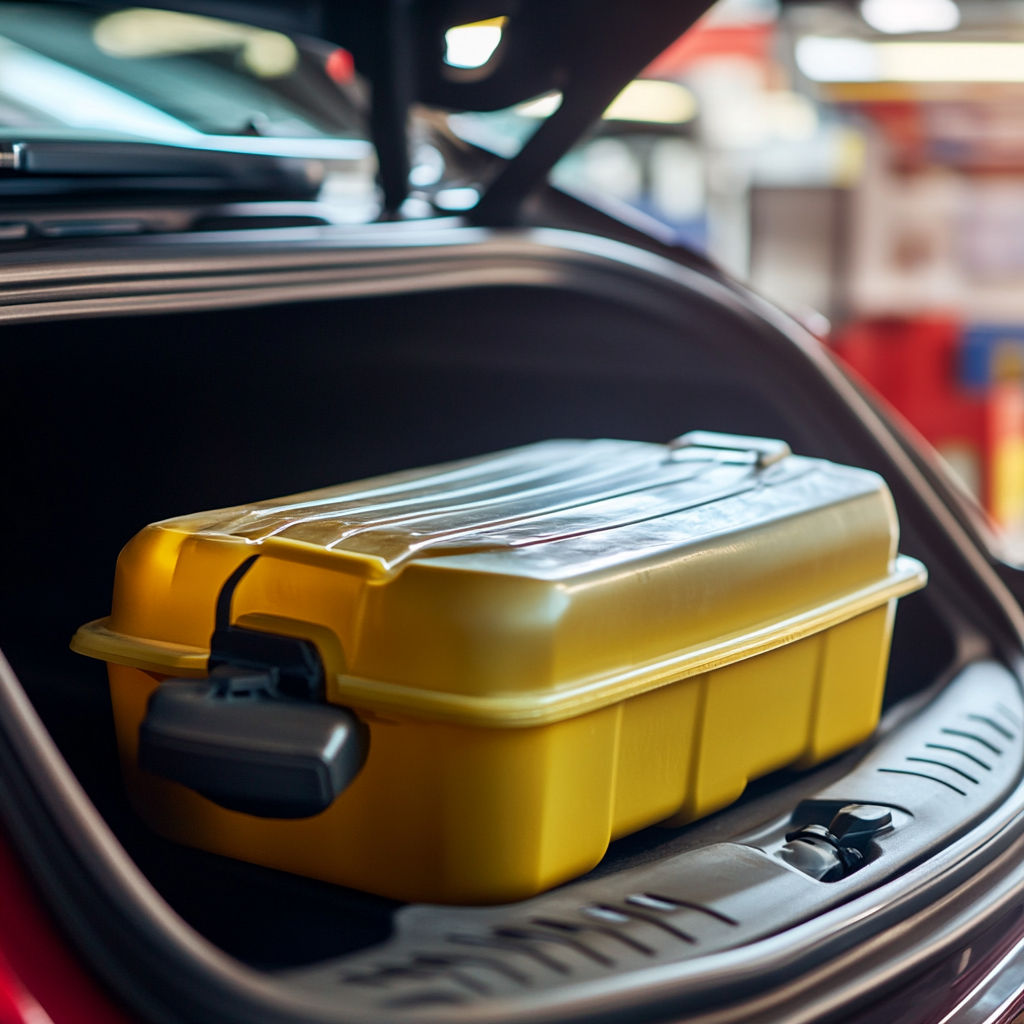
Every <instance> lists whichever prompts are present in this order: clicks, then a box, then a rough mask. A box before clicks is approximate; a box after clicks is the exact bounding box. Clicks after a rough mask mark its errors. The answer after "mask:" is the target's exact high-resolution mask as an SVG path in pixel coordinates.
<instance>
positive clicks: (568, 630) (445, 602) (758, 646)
mask: <svg viewBox="0 0 1024 1024" xmlns="http://www.w3.org/2000/svg"><path fill="white" fill-rule="evenodd" d="M897 539H898V525H897V521H896V516H895V510H894V507H893V504H892V499H891V497H890V495H889V492H888V489H887V487H886V485H885V483H884V481H882V479H881V478H880V477H879V476H877V475H876V474H874V473H871V472H868V471H865V470H860V469H853V468H850V467H845V466H838V465H835V464H833V463H830V462H826V461H824V460H820V459H809V458H803V457H800V456H794V455H790V454H789V449H788V447H786V446H785V445H784V444H783V443H782V442H778V441H770V440H766V439H760V438H743V437H734V436H731V435H720V434H707V433H698V432H694V433H693V434H689V435H685V436H684V437H683V438H681V439H677V440H676V441H675V442H672V443H671V444H670V445H667V446H666V445H656V444H648V443H643V442H634V441H616V440H592V441H576V440H558V441H547V442H542V443H538V444H532V445H527V446H525V447H522V448H517V449H512V450H510V451H505V452H499V453H496V454H494V455H488V456H483V457H480V458H475V459H468V460H465V461H462V462H458V463H451V464H447V465H443V466H436V467H431V468H427V469H421V470H414V471H411V472H405V473H397V474H392V475H389V476H385V477H378V478H375V479H372V480H366V481H360V482H357V483H353V484H346V485H342V486H340V487H332V488H327V489H324V490H321V491H313V492H309V493H306V494H302V495H297V496H293V497H290V498H283V499H276V500H271V501H262V502H257V503H254V504H252V505H245V506H239V507H237V508H232V509H221V510H217V511H213V512H207V513H202V514H199V515H192V516H185V517H181V518H177V519H171V520H167V521H165V522H162V523H158V524H155V525H154V526H151V527H148V528H147V529H146V530H144V531H142V533H140V534H139V535H138V536H137V537H136V538H135V539H134V540H133V541H132V542H131V543H130V544H129V545H128V546H127V547H126V548H125V551H124V552H123V553H122V556H121V558H120V560H119V563H118V576H117V583H116V585H115V595H114V606H113V614H112V616H111V618H110V619H109V620H101V621H100V622H98V623H94V624H90V626H88V627H83V629H82V630H80V631H79V633H78V634H77V635H76V638H75V641H74V646H75V649H76V650H79V651H80V652H81V653H85V654H91V655H93V656H96V657H102V658H105V659H106V660H108V661H117V662H121V663H127V664H134V665H137V666H140V667H144V668H149V669H151V670H153V671H160V672H181V671H193V672H201V671H202V670H204V669H205V667H206V657H207V655H208V648H209V637H210V634H211V632H212V629H213V614H214V605H215V603H216V599H217V594H218V592H219V589H220V587H221V586H222V584H223V582H224V580H225V579H226V578H227V577H228V576H229V575H230V574H231V573H232V572H233V571H234V570H235V569H236V568H237V567H238V566H239V565H240V564H241V563H242V562H243V561H244V560H245V559H246V558H249V557H251V555H253V554H254V553H257V552H258V553H261V554H262V556H263V557H261V559H260V561H259V563H258V564H257V565H256V567H255V568H254V569H253V570H252V572H251V573H249V574H248V575H247V576H246V578H245V579H244V580H243V582H242V583H241V584H240V585H239V588H238V592H237V594H236V596H235V605H234V614H235V616H236V618H237V617H239V616H242V617H243V618H244V617H245V616H249V617H250V620H251V617H252V616H256V617H257V618H259V617H260V616H262V617H263V618H262V620H261V621H262V626H261V625H260V623H259V622H257V623H256V628H264V629H271V630H273V629H277V630H279V631H283V632H287V631H288V630H289V629H290V628H292V627H290V626H289V625H288V620H290V621H291V622H292V623H293V626H294V628H296V629H297V628H298V626H299V625H300V624H302V623H305V624H306V625H307V626H309V625H310V624H312V625H311V628H313V629H314V630H320V631H321V633H320V634H317V635H315V636H314V635H313V634H312V633H309V631H308V629H307V631H306V632H305V633H302V632H301V630H300V631H299V632H298V633H295V635H307V636H309V637H310V638H311V639H314V640H317V642H318V645H319V646H320V647H321V651H322V653H323V651H324V648H325V647H331V649H332V650H331V651H329V652H327V653H326V654H325V660H326V661H328V662H330V663H331V664H329V665H328V674H329V675H330V676H331V678H332V680H333V685H332V686H329V687H328V697H329V699H332V700H337V701H340V702H349V703H355V704H357V705H361V706H369V707H376V708H377V709H378V710H384V709H386V710H389V711H391V712H396V711H404V712H407V713H412V714H426V715H430V716H433V717H441V718H447V719H451V720H458V721H484V720H486V721H488V722H490V723H491V724H508V725H514V724H531V723H534V722H540V721H550V720H554V719H557V718H562V717H568V716H569V715H572V714H578V713H581V712H582V711H584V710H588V709H590V708H592V707H596V706H601V705H603V704H607V703H611V702H614V701H615V700H619V699H623V698H624V697H626V696H630V695H632V694H634V693H637V692H643V691H644V690H646V689H650V688H652V687H654V686H658V685H662V684H664V683H668V682H671V681H674V680H675V679H679V678H683V677H685V676H688V675H693V674H696V673H698V672H703V671H708V670H709V669H711V668H714V667H718V666H721V665H724V664H728V663H730V662H732V661H736V660H740V659H742V658H744V657H750V656H752V655H754V654H757V653H761V652H762V651H766V650H771V649H772V648H774V647H778V646H781V645H782V644H785V643H789V642H792V641H794V640H796V639H799V638H800V637H802V636H806V635H810V634H811V633H814V632H817V631H820V630H822V629H826V628H828V627H829V626H831V625H834V624H836V623H838V622H841V621H844V620H846V619H849V618H852V617H854V616H855V615H857V614H860V613H862V612H864V611H867V610H869V609H871V608H874V607H878V606H880V605H883V604H885V603H887V602H888V601H890V600H892V599H893V598H895V597H897V596H899V595H901V594H904V593H907V592H909V591H910V590H914V589H917V588H918V587H920V586H923V585H924V582H925V578H926V577H925V571H924V568H923V566H921V565H920V563H918V562H915V561H914V560H912V559H906V558H897V557H896V543H897ZM268 615H269V616H271V617H274V616H276V617H277V619H274V620H273V621H268V620H267V616H268ZM282 619H283V620H285V621H284V622H283V624H282V621H281V620H282ZM325 629H326V630H327V631H329V632H330V633H331V634H332V635H333V636H335V637H336V638H337V642H336V643H335V642H334V641H327V642H325V641H324V640H323V631H324V630H325ZM293 632H294V629H293Z"/></svg>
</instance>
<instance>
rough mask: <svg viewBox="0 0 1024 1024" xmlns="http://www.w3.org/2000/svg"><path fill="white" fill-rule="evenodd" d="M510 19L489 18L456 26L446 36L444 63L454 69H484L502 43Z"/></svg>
mask: <svg viewBox="0 0 1024 1024" xmlns="http://www.w3.org/2000/svg"><path fill="white" fill-rule="evenodd" d="M507 21H508V18H488V19H487V20H486V21H474V22H471V23H470V24H468V25H456V26H455V27H454V28H450V29H448V31H447V32H445V34H444V43H445V51H444V62H445V63H446V64H450V65H451V66H452V67H453V68H479V67H483V66H484V64H486V63H487V62H488V61H489V60H490V59H491V56H492V55H493V54H494V51H495V50H496V49H497V48H498V44H499V43H500V42H501V35H502V32H503V31H504V29H505V22H507Z"/></svg>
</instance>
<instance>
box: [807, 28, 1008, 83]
mask: <svg viewBox="0 0 1024 1024" xmlns="http://www.w3.org/2000/svg"><path fill="white" fill-rule="evenodd" d="M796 63H797V67H799V69H800V70H801V71H802V72H803V73H804V74H805V75H806V76H807V77H808V78H810V79H812V80H813V81H815V82H1024V43H998V42H991V43H975V42H960V41H949V42H934V43H933V42H899V43H897V42H870V41H868V40H865V39H844V38H837V37H826V36H805V37H804V38H803V39H801V40H799V42H798V43H797V45H796Z"/></svg>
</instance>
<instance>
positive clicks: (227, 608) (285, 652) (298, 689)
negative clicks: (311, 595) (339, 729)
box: [207, 555, 324, 700]
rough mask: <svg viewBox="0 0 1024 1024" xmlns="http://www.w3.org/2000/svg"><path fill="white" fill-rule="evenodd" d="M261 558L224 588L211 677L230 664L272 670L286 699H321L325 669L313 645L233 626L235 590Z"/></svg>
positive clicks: (210, 663)
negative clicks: (232, 604) (232, 606)
mask: <svg viewBox="0 0 1024 1024" xmlns="http://www.w3.org/2000/svg"><path fill="white" fill-rule="evenodd" d="M259 557H260V556H259V555H253V556H252V557H251V558H247V559H246V560H245V561H244V562H243V563H242V564H241V565H240V566H239V567H238V568H237V569H236V570H235V571H234V572H233V573H232V574H231V575H230V576H229V577H228V578H227V581H226V582H225V583H224V586H223V587H221V590H220V594H219V595H218V597H217V614H216V619H215V620H214V630H213V636H212V637H211V638H210V658H209V660H208V661H207V670H208V671H209V672H210V673H211V674H212V673H213V672H215V671H216V670H217V669H218V668H221V667H223V666H225V665H230V666H231V667H232V668H247V669H253V670H254V671H256V672H266V671H270V672H273V673H274V674H275V677H276V685H277V689H278V691H279V692H280V693H281V694H282V695H283V696H286V697H295V698H297V699H298V700H318V699H322V698H323V695H324V666H323V663H322V662H321V661H320V654H319V652H318V651H317V649H316V645H315V644H314V643H312V642H311V641H309V640H303V639H302V638H301V637H296V636H281V635H280V634H278V633H264V632H261V631H260V630H258V629H246V628H245V627H244V626H233V625H232V624H231V599H232V598H233V597H234V596H235V589H236V588H237V586H238V584H239V583H241V581H242V577H243V576H245V574H246V573H247V572H248V571H249V570H250V569H251V568H252V567H253V565H254V564H255V563H256V560H257V559H258V558H259Z"/></svg>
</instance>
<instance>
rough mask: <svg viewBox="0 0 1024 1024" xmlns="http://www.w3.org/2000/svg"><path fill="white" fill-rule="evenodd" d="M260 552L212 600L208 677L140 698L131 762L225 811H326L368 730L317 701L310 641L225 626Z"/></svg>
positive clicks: (316, 659) (361, 755)
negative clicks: (144, 701)
mask: <svg viewBox="0 0 1024 1024" xmlns="http://www.w3.org/2000/svg"><path fill="white" fill-rule="evenodd" d="M258 558H259V555H253V556H252V557H251V558H248V559H246V560H245V561H244V562H243V563H242V564H241V565H240V566H239V567H238V568H237V569H236V570H235V571H234V572H233V573H232V574H231V576H229V577H228V579H227V581H226V582H225V583H224V586H223V587H222V588H221V591H220V594H219V595H218V598H217V612H216V624H215V628H214V633H213V636H212V638H211V641H210V658H209V662H208V666H209V672H210V676H209V678H208V679H199V680H196V679H171V680H168V681H167V682H165V683H163V684H161V686H160V687H159V689H157V690H156V691H155V692H154V693H153V695H152V696H151V697H150V699H149V707H148V710H147V714H146V717H145V719H144V720H143V722H142V725H141V727H140V728H139V765H140V766H141V767H142V768H144V769H145V770H146V771H150V772H153V773H154V774H155V775H159V776H161V777H162V778H165V779H170V780H172V781H173V782H179V783H181V784H182V785H183V786H188V787H189V788H190V789H194V790H195V791H196V792H197V793H201V794H202V795H203V796H205V797H206V798H207V799H209V800H212V801H213V802H214V803H216V804H219V805H220V806H221V807H226V808H228V809H229V810H233V811H244V812H245V813H246V814H253V815H256V816H258V817H261V818H308V817H311V816H312V815H314V814H319V813H320V812H321V811H324V810H326V809H327V808H328V807H329V806H330V805H331V803H333V801H334V799H335V798H336V797H337V796H338V795H339V794H340V793H341V792H342V790H344V789H345V788H346V787H347V786H348V784H349V783H350V782H351V781H352V780H353V779H354V778H355V776H356V775H357V774H358V773H359V770H360V769H361V768H362V766H363V763H364V762H365V760H366V755H367V752H368V733H367V730H366V728H365V727H364V726H363V725H362V724H361V723H360V721H359V719H358V718H356V716H355V715H354V714H353V713H352V712H351V711H349V710H348V709H347V708H343V707H337V706H335V705H331V704H326V703H324V701H323V692H324V669H323V664H322V662H321V661H320V655H319V652H318V651H317V649H316V645H315V644H313V643H312V642H311V641H309V640H305V639H302V638H300V637H291V636H281V635H278V634H274V633H264V632H261V631H259V630H254V629H245V628H244V627H241V626H234V625H232V624H231V599H232V597H233V595H234V592H235V588H236V587H237V586H238V584H239V582H240V581H241V579H242V577H243V576H244V575H245V574H246V573H247V572H248V571H249V570H250V569H251V568H252V566H253V564H254V563H255V562H256V560H257V559H258Z"/></svg>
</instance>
